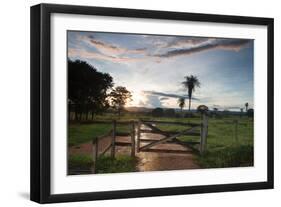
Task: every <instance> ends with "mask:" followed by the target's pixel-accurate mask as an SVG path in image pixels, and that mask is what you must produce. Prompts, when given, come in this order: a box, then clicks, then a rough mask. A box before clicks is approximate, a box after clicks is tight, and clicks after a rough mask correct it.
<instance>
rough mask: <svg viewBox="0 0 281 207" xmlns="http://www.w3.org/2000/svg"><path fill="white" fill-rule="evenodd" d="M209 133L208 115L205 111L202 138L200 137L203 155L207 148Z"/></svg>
mask: <svg viewBox="0 0 281 207" xmlns="http://www.w3.org/2000/svg"><path fill="white" fill-rule="evenodd" d="M207 134H208V117H207V115H206V114H205V113H203V114H202V123H201V138H200V154H201V155H202V154H203V153H204V152H205V150H206V145H207Z"/></svg>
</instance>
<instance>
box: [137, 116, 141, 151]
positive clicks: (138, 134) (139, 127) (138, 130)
mask: <svg viewBox="0 0 281 207" xmlns="http://www.w3.org/2000/svg"><path fill="white" fill-rule="evenodd" d="M140 130H141V122H140V120H139V121H138V129H137V152H139V151H140V133H141V132H140Z"/></svg>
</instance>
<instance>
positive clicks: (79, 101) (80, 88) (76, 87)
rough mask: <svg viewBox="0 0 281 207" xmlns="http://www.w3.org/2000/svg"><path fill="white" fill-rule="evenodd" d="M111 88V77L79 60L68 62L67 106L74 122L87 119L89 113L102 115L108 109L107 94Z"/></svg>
mask: <svg viewBox="0 0 281 207" xmlns="http://www.w3.org/2000/svg"><path fill="white" fill-rule="evenodd" d="M112 86H113V81H112V77H111V76H110V75H109V74H107V73H101V72H98V71H97V69H96V68H95V67H94V66H92V65H90V64H88V63H87V62H85V61H81V60H75V61H72V60H68V104H69V107H68V108H69V110H72V109H73V110H74V112H75V120H81V119H82V113H85V114H86V117H85V118H86V119H88V114H89V112H92V118H93V116H94V114H97V113H102V112H103V111H105V110H106V109H107V107H108V105H109V104H108V101H107V99H106V98H107V92H108V90H109V89H110V88H111V87H112ZM69 117H70V116H69Z"/></svg>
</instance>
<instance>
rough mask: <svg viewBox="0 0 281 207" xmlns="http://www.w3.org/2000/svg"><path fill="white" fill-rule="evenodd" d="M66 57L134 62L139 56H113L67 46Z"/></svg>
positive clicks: (138, 59)
mask: <svg viewBox="0 0 281 207" xmlns="http://www.w3.org/2000/svg"><path fill="white" fill-rule="evenodd" d="M68 57H69V58H77V57H79V58H86V59H99V60H107V61H111V62H114V63H122V62H136V61H140V60H141V59H140V58H130V57H115V56H110V55H105V54H101V53H97V52H89V51H87V50H85V49H76V48H69V49H68Z"/></svg>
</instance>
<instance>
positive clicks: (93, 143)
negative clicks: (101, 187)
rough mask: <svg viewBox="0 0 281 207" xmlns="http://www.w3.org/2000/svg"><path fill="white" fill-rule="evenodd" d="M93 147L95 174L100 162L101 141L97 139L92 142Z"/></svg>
mask: <svg viewBox="0 0 281 207" xmlns="http://www.w3.org/2000/svg"><path fill="white" fill-rule="evenodd" d="M92 146H93V163H94V168H93V171H94V172H93V173H96V172H97V160H98V155H99V151H98V150H99V139H98V137H96V138H95V139H93V140H92Z"/></svg>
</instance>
